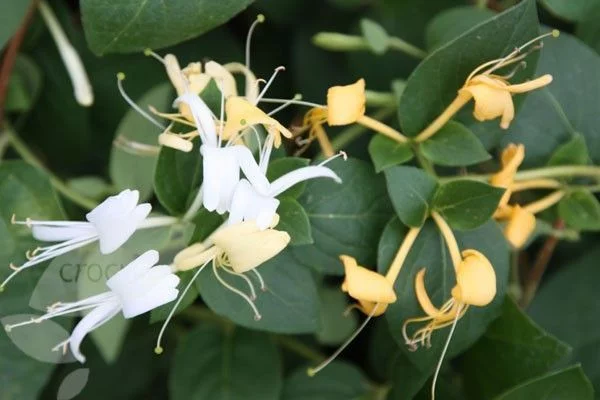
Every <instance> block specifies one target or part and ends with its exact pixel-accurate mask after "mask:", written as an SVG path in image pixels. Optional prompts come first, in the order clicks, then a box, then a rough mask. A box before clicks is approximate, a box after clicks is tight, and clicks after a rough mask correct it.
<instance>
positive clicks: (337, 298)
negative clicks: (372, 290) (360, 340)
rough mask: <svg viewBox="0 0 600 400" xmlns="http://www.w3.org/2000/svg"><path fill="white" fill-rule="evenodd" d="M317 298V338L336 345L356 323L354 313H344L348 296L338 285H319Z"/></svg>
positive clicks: (347, 335) (349, 333) (347, 334)
mask: <svg viewBox="0 0 600 400" xmlns="http://www.w3.org/2000/svg"><path fill="white" fill-rule="evenodd" d="M319 299H320V303H321V304H320V310H321V312H320V317H321V318H320V321H321V329H319V331H318V332H317V340H318V341H319V343H322V344H325V345H330V346H332V345H338V344H340V343H342V342H344V341H345V340H346V339H347V338H348V337H349V336H350V335H351V334H352V332H354V330H355V329H356V327H357V325H358V322H357V319H356V316H355V315H354V314H349V315H347V314H346V313H345V311H346V309H347V308H348V306H349V304H348V296H347V295H346V293H344V292H342V291H341V290H340V289H339V287H335V288H331V287H321V288H320V289H319ZM328 368H329V367H328Z"/></svg>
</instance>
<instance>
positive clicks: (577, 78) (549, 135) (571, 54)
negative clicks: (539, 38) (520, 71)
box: [502, 32, 600, 168]
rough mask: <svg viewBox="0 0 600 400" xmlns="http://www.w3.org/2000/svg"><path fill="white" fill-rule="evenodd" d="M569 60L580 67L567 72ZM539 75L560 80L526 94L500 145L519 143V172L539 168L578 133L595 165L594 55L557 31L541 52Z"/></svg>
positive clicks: (599, 64) (597, 96) (598, 137)
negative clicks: (522, 147)
mask: <svg viewBox="0 0 600 400" xmlns="http://www.w3.org/2000/svg"><path fill="white" fill-rule="evenodd" d="M570 60H578V61H577V63H578V64H579V65H581V68H580V69H578V70H577V71H576V72H575V71H573V64H572V62H570ZM542 74H552V75H553V76H554V77H560V79H555V80H554V82H552V83H551V84H550V85H548V86H547V87H546V88H544V89H543V90H537V91H534V92H531V93H530V94H529V95H528V96H527V98H526V99H525V101H524V102H523V105H522V107H521V109H520V110H519V112H518V115H517V118H516V119H515V120H514V121H513V123H512V124H511V126H510V128H509V129H508V131H507V132H506V133H505V134H504V135H503V136H502V137H503V140H502V144H503V146H504V145H506V144H508V143H511V142H513V143H523V144H524V145H525V148H526V151H525V161H524V162H523V165H522V166H521V168H528V167H534V166H542V165H545V164H546V163H547V162H548V160H549V159H550V158H551V157H552V155H553V153H554V152H555V151H556V149H557V148H558V147H559V146H561V145H562V144H564V143H566V142H570V141H571V140H572V139H574V138H576V137H577V136H578V135H579V134H581V135H583V136H584V137H585V142H586V144H587V146H588V148H589V152H590V153H589V155H590V157H591V159H592V160H593V162H594V163H598V162H600V134H598V129H597V126H598V120H597V118H596V116H595V114H594V113H595V108H594V104H597V103H599V102H600V56H598V54H597V53H596V52H594V51H593V50H591V49H590V48H589V47H587V46H585V45H584V44H583V43H581V41H579V40H578V39H576V38H574V37H573V36H571V35H569V34H567V33H562V32H561V35H560V36H559V37H558V38H556V39H552V40H549V41H548V43H547V44H546V45H545V46H544V50H543V51H542V52H541V55H540V59H539V62H538V66H537V70H536V73H535V75H536V76H540V75H542ZM580 157H581V155H580Z"/></svg>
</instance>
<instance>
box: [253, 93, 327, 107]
mask: <svg viewBox="0 0 600 400" xmlns="http://www.w3.org/2000/svg"><path fill="white" fill-rule="evenodd" d="M294 97H295V96H294ZM259 102H260V103H283V104H286V103H290V104H296V105H299V106H306V107H311V108H327V106H324V105H323V104H317V103H311V102H310V101H304V100H296V99H295V98H294V99H275V98H270V97H262V98H261V99H260V101H259Z"/></svg>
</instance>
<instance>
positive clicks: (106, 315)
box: [69, 299, 121, 364]
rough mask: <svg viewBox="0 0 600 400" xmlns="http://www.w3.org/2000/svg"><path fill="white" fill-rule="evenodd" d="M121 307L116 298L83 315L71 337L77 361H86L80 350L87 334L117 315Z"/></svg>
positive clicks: (71, 345)
mask: <svg viewBox="0 0 600 400" xmlns="http://www.w3.org/2000/svg"><path fill="white" fill-rule="evenodd" d="M120 309H121V307H120V306H119V303H118V301H117V300H116V299H115V300H112V301H109V302H107V303H106V304H102V305H100V306H98V307H96V308H95V309H93V310H92V311H91V312H90V313H89V314H87V315H86V316H85V317H83V318H82V319H81V321H79V323H78V324H77V326H75V329H73V332H72V333H71V337H70V338H69V348H70V349H71V353H73V356H74V357H75V358H76V359H77V361H79V362H80V363H82V364H83V363H84V362H85V357H84V355H83V354H81V351H80V350H79V347H80V345H81V342H82V341H83V339H84V338H85V336H86V335H87V334H88V333H90V332H91V331H93V330H94V329H96V328H98V327H99V326H101V325H103V324H105V323H106V322H107V321H108V320H110V319H111V318H112V317H114V316H115V315H117V313H118V312H119V311H120Z"/></svg>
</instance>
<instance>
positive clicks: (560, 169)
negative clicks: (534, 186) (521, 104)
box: [440, 165, 600, 182]
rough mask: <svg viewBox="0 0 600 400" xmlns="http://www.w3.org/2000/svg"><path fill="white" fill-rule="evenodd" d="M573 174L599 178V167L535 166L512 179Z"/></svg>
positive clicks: (485, 178) (446, 179)
mask: <svg viewBox="0 0 600 400" xmlns="http://www.w3.org/2000/svg"><path fill="white" fill-rule="evenodd" d="M575 176H587V177H591V178H598V179H600V167H598V166H595V165H563V166H556V167H544V168H536V169H530V170H526V171H519V172H517V173H516V175H515V179H514V180H515V182H521V181H528V180H532V179H540V178H561V177H562V178H564V177H575ZM491 177H492V175H491V174H487V175H463V176H449V177H443V178H440V182H450V181H454V180H457V179H472V180H476V181H488V180H489V179H490V178H491Z"/></svg>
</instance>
